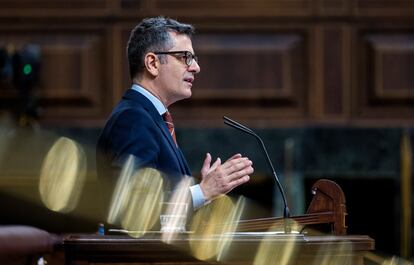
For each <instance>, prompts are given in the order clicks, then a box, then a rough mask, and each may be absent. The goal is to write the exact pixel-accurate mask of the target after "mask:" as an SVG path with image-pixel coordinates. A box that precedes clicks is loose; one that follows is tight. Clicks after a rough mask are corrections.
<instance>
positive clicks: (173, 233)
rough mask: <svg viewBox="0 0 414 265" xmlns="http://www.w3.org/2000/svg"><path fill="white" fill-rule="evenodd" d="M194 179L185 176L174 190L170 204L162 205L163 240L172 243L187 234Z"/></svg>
mask: <svg viewBox="0 0 414 265" xmlns="http://www.w3.org/2000/svg"><path fill="white" fill-rule="evenodd" d="M193 182H194V181H193V179H192V178H190V177H187V176H185V177H184V178H183V179H182V180H181V181H180V183H179V184H178V185H177V187H176V188H175V189H174V191H173V193H172V195H171V196H170V198H169V200H168V202H164V203H162V205H163V207H162V213H161V215H160V219H161V220H160V221H161V232H162V235H161V240H162V241H163V242H165V243H171V242H172V241H173V240H174V239H176V238H177V236H178V235H179V234H180V233H183V232H186V231H185V229H186V228H185V226H186V222H187V215H188V210H189V205H190V203H191V202H190V200H191V197H190V192H189V190H190V186H191V185H193Z"/></svg>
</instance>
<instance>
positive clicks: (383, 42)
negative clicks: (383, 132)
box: [357, 30, 414, 119]
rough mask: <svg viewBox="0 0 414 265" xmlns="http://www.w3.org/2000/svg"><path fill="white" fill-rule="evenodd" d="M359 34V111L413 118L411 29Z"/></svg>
mask: <svg viewBox="0 0 414 265" xmlns="http://www.w3.org/2000/svg"><path fill="white" fill-rule="evenodd" d="M361 38H362V39H361V42H360V43H362V45H363V47H360V48H361V49H362V50H361V54H362V57H361V58H360V61H359V62H360V64H359V66H360V68H359V69H358V73H359V74H358V76H357V77H358V78H359V80H360V82H359V84H360V87H359V89H358V90H360V91H359V93H357V98H358V99H359V106H358V107H359V112H360V113H359V114H360V115H361V116H368V117H376V118H378V117H382V118H390V117H394V118H411V119H412V118H414V76H413V74H412V71H411V69H413V67H414V31H411V32H410V31H401V32H400V33H398V30H394V31H393V32H387V31H383V32H379V33H378V32H373V33H370V32H366V33H363V34H362V36H361Z"/></svg>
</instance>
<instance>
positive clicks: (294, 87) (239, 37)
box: [177, 32, 307, 119]
mask: <svg viewBox="0 0 414 265" xmlns="http://www.w3.org/2000/svg"><path fill="white" fill-rule="evenodd" d="M193 46H194V48H195V51H196V53H197V55H198V56H199V60H200V67H201V72H200V73H199V74H198V75H196V81H195V83H194V87H193V96H192V99H191V100H189V101H186V102H183V103H179V104H178V105H179V106H180V107H181V108H183V110H182V115H178V118H179V119H184V118H185V119H188V118H189V119H196V117H197V116H198V117H199V118H204V119H217V118H219V119H220V118H221V116H222V115H223V114H225V113H232V115H233V117H238V118H240V119H244V118H246V119H247V118H251V117H252V115H253V116H255V115H258V113H262V114H259V115H263V116H267V117H282V116H290V115H291V116H296V117H303V115H304V113H305V109H306V104H305V87H306V84H305V82H306V81H305V80H306V75H307V69H306V52H305V47H306V43H305V36H304V35H303V34H299V33H295V32H292V33H289V32H268V33H262V34H257V33H245V34H240V33H234V32H227V33H226V34H209V33H205V34H203V33H200V34H198V35H196V36H195V38H194V41H193ZM203 107H204V109H203ZM208 108H209V109H210V110H211V111H208ZM185 109H187V111H185ZM188 109H192V110H194V111H190V112H189V111H188ZM282 110H283V111H282ZM177 111H178V112H179V110H177ZM180 116H181V117H180Z"/></svg>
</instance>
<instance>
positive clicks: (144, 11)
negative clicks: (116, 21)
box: [114, 0, 162, 23]
mask: <svg viewBox="0 0 414 265" xmlns="http://www.w3.org/2000/svg"><path fill="white" fill-rule="evenodd" d="M114 1H117V3H118V8H119V10H120V12H121V15H122V16H123V17H133V18H135V19H137V23H138V22H139V21H140V19H139V17H149V16H151V15H152V14H153V13H152V12H151V2H153V1H152V0H114ZM154 15H162V14H154Z"/></svg>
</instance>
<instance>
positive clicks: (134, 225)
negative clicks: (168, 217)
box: [107, 159, 164, 237]
mask: <svg viewBox="0 0 414 265" xmlns="http://www.w3.org/2000/svg"><path fill="white" fill-rule="evenodd" d="M133 164H134V163H133V159H129V160H128V162H127V163H126V166H125V167H124V169H123V171H122V172H121V177H120V178H119V181H118V183H117V185H116V188H115V192H114V195H113V197H112V202H111V207H110V212H109V215H108V218H107V221H108V223H116V222H118V220H119V222H120V224H121V226H122V228H124V229H125V230H126V231H127V232H128V234H129V235H130V236H133V237H140V236H142V235H144V234H145V233H147V232H148V231H150V230H151V228H152V227H153V226H154V225H155V224H156V222H157V220H158V219H159V216H160V213H161V202H162V201H163V197H164V196H163V178H162V176H161V174H160V172H158V171H157V170H155V169H153V168H143V169H139V170H137V171H135V172H133V166H132V165H133Z"/></svg>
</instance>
